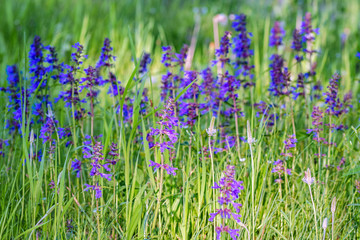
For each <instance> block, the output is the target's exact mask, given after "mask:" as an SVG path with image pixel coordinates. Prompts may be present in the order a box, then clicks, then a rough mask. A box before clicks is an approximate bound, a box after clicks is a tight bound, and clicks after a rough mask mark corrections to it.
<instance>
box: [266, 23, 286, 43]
mask: <svg viewBox="0 0 360 240" xmlns="http://www.w3.org/2000/svg"><path fill="white" fill-rule="evenodd" d="M284 36H285V30H284V29H283V28H282V27H281V24H280V22H278V21H276V22H275V23H274V27H273V28H272V29H271V35H270V43H269V45H270V47H276V48H278V47H279V46H281V45H282V44H283V38H284Z"/></svg>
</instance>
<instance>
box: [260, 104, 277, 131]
mask: <svg viewBox="0 0 360 240" xmlns="http://www.w3.org/2000/svg"><path fill="white" fill-rule="evenodd" d="M254 107H255V108H256V109H257V111H256V115H255V116H256V117H257V118H260V119H259V121H263V122H264V123H265V124H266V126H267V127H268V128H272V127H273V126H274V125H275V122H276V120H277V119H279V116H278V115H277V114H276V113H274V111H273V109H274V107H275V106H274V105H272V104H267V103H266V102H264V101H260V102H258V103H254Z"/></svg>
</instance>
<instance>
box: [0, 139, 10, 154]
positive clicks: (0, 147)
mask: <svg viewBox="0 0 360 240" xmlns="http://www.w3.org/2000/svg"><path fill="white" fill-rule="evenodd" d="M5 146H9V140H4V139H0V156H4V155H5V153H4V148H5Z"/></svg>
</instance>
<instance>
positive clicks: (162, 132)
mask: <svg viewBox="0 0 360 240" xmlns="http://www.w3.org/2000/svg"><path fill="white" fill-rule="evenodd" d="M174 106H175V104H174V100H172V99H171V98H169V100H168V101H167V102H166V104H165V106H164V109H163V110H162V111H161V112H160V113H157V117H158V118H159V121H158V122H157V124H159V125H160V128H151V130H150V133H148V135H147V140H148V141H149V142H150V143H151V142H152V139H153V138H154V137H155V136H158V138H159V140H160V141H159V142H155V143H151V145H150V147H158V148H160V152H161V154H163V153H164V151H165V149H168V150H171V149H172V148H174V144H175V143H176V142H177V140H178V137H177V135H178V133H176V131H175V130H174V128H175V127H177V126H178V125H179V124H178V119H177V117H175V116H174ZM166 139H168V140H166ZM149 166H150V167H154V170H156V169H158V168H163V169H165V170H166V171H167V172H168V174H173V175H175V174H176V173H175V172H174V170H176V168H173V167H171V166H169V165H167V164H164V163H163V162H162V163H161V164H160V163H155V162H153V161H150V165H149Z"/></svg>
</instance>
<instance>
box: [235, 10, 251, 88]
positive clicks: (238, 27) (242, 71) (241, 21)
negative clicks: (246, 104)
mask: <svg viewBox="0 0 360 240" xmlns="http://www.w3.org/2000/svg"><path fill="white" fill-rule="evenodd" d="M232 27H233V28H234V30H235V31H236V34H235V36H234V38H233V44H232V46H233V54H234V55H235V60H234V63H233V64H234V68H235V75H236V76H242V77H244V78H246V77H249V81H246V80H243V81H244V83H243V87H244V88H247V87H251V86H255V83H254V82H253V81H252V79H253V77H254V76H253V74H252V73H251V70H252V69H253V68H254V65H252V64H251V63H250V59H251V57H252V56H253V55H254V51H253V50H252V49H250V45H251V37H252V33H250V32H248V31H247V28H246V15H245V14H240V15H236V16H235V19H234V21H233V23H232Z"/></svg>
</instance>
